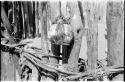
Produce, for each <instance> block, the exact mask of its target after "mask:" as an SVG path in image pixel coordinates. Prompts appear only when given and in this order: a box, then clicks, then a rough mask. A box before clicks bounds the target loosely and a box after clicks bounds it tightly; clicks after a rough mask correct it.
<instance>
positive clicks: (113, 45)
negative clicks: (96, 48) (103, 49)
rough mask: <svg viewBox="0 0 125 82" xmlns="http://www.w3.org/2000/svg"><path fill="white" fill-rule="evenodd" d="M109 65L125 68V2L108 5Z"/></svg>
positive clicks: (109, 3)
mask: <svg viewBox="0 0 125 82" xmlns="http://www.w3.org/2000/svg"><path fill="white" fill-rule="evenodd" d="M106 23H107V35H108V37H107V38H108V39H107V40H108V65H109V66H112V65H120V66H124V8H123V2H108V3H107V15H106Z"/></svg>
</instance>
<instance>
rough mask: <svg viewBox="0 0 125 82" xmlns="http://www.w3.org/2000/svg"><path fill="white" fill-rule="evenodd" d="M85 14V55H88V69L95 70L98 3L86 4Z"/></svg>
mask: <svg viewBox="0 0 125 82" xmlns="http://www.w3.org/2000/svg"><path fill="white" fill-rule="evenodd" d="M86 5H87V6H86V8H87V11H86V14H87V24H88V30H87V36H86V37H87V56H88V71H89V70H95V69H96V67H97V58H98V17H99V16H98V12H99V11H98V8H99V6H98V5H99V4H98V3H94V2H93V3H88V4H86Z"/></svg>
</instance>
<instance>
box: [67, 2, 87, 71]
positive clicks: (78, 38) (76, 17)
mask: <svg viewBox="0 0 125 82" xmlns="http://www.w3.org/2000/svg"><path fill="white" fill-rule="evenodd" d="M71 13H72V14H73V16H72V21H71V25H72V26H73V33H74V39H73V42H72V43H71V45H70V49H71V52H70V56H69V59H68V64H69V66H68V70H69V71H74V72H77V71H78V58H79V53H80V48H81V42H82V36H83V34H84V31H85V29H84V27H85V22H84V21H85V20H84V16H83V9H82V3H81V2H78V3H73V4H72V6H71Z"/></svg>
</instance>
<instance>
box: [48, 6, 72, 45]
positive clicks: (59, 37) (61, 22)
mask: <svg viewBox="0 0 125 82" xmlns="http://www.w3.org/2000/svg"><path fill="white" fill-rule="evenodd" d="M60 7H61V5H60ZM70 20H71V18H70V17H66V18H65V17H64V16H63V15H62V13H61V8H60V15H59V16H57V18H56V20H55V21H54V22H52V24H51V25H50V28H49V30H48V39H49V40H50V42H51V43H53V44H57V45H69V44H70V42H71V41H72V39H73V32H72V27H71V25H70Z"/></svg>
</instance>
